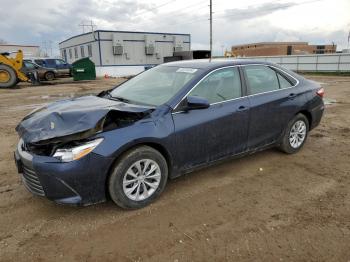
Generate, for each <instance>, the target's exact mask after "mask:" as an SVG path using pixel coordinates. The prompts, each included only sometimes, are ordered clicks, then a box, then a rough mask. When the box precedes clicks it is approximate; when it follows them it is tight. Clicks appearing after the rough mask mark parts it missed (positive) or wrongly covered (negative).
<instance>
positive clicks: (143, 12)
mask: <svg viewBox="0 0 350 262" xmlns="http://www.w3.org/2000/svg"><path fill="white" fill-rule="evenodd" d="M175 1H176V0H172V1H168V2H165V3H163V4H161V5H158V6H156V7H154V8H151V9H148V10H144V11H142V12H141V13H138V14H136V15H135V16H134V17H136V16H139V15H142V14H145V13H148V12H151V11H154V10H157V9H159V8H161V7H163V6H166V5H168V4H171V3H174V2H175Z"/></svg>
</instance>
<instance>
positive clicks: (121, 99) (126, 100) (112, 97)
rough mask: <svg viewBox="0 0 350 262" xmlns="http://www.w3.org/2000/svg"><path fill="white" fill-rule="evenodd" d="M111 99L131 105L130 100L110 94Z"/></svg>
mask: <svg viewBox="0 0 350 262" xmlns="http://www.w3.org/2000/svg"><path fill="white" fill-rule="evenodd" d="M109 98H110V99H113V100H118V101H121V102H124V103H128V104H129V103H130V100H129V99H126V98H124V97H120V96H112V95H111V94H109Z"/></svg>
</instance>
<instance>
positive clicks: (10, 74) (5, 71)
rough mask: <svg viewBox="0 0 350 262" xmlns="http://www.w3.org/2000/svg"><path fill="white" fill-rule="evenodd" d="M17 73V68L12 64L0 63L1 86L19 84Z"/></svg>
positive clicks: (7, 86) (6, 86)
mask: <svg viewBox="0 0 350 262" xmlns="http://www.w3.org/2000/svg"><path fill="white" fill-rule="evenodd" d="M17 82H18V80H17V75H16V72H15V70H13V69H12V68H11V67H10V66H8V65H4V64H1V65H0V87H3V88H9V87H14V86H15V85H16V84H17Z"/></svg>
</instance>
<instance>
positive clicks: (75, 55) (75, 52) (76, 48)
mask: <svg viewBox="0 0 350 262" xmlns="http://www.w3.org/2000/svg"><path fill="white" fill-rule="evenodd" d="M74 57H75V58H78V47H74Z"/></svg>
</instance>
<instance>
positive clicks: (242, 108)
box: [237, 106, 248, 111]
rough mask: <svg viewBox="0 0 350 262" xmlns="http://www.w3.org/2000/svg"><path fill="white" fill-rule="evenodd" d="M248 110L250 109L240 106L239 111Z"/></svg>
mask: <svg viewBox="0 0 350 262" xmlns="http://www.w3.org/2000/svg"><path fill="white" fill-rule="evenodd" d="M247 109H248V107H246V106H239V107H238V110H237V111H245V110H247Z"/></svg>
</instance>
